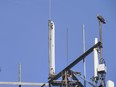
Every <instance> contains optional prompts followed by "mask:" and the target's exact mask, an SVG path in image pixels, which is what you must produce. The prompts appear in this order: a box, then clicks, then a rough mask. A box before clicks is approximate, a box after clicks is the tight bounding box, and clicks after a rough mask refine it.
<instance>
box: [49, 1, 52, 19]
mask: <svg viewBox="0 0 116 87" xmlns="http://www.w3.org/2000/svg"><path fill="white" fill-rule="evenodd" d="M51 10H52V0H49V20H51Z"/></svg>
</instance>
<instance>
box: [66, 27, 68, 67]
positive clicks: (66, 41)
mask: <svg viewBox="0 0 116 87" xmlns="http://www.w3.org/2000/svg"><path fill="white" fill-rule="evenodd" d="M66 54H67V55H66V58H67V65H68V28H67V31H66Z"/></svg>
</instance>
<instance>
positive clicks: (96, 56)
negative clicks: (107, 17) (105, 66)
mask: <svg viewBox="0 0 116 87" xmlns="http://www.w3.org/2000/svg"><path fill="white" fill-rule="evenodd" d="M97 43H98V39H97V38H95V44H97ZM97 49H98V48H94V77H97V76H98V75H97V69H98V52H97Z"/></svg>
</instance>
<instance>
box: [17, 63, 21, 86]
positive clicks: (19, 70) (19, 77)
mask: <svg viewBox="0 0 116 87" xmlns="http://www.w3.org/2000/svg"><path fill="white" fill-rule="evenodd" d="M18 72H19V78H18V80H19V82H20V83H21V64H19V70H18ZM19 87H21V85H19Z"/></svg>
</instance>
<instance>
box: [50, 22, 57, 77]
mask: <svg viewBox="0 0 116 87" xmlns="http://www.w3.org/2000/svg"><path fill="white" fill-rule="evenodd" d="M48 27H49V77H50V78H52V77H53V76H54V75H55V24H54V22H53V21H51V20H49V21H48Z"/></svg>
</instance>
